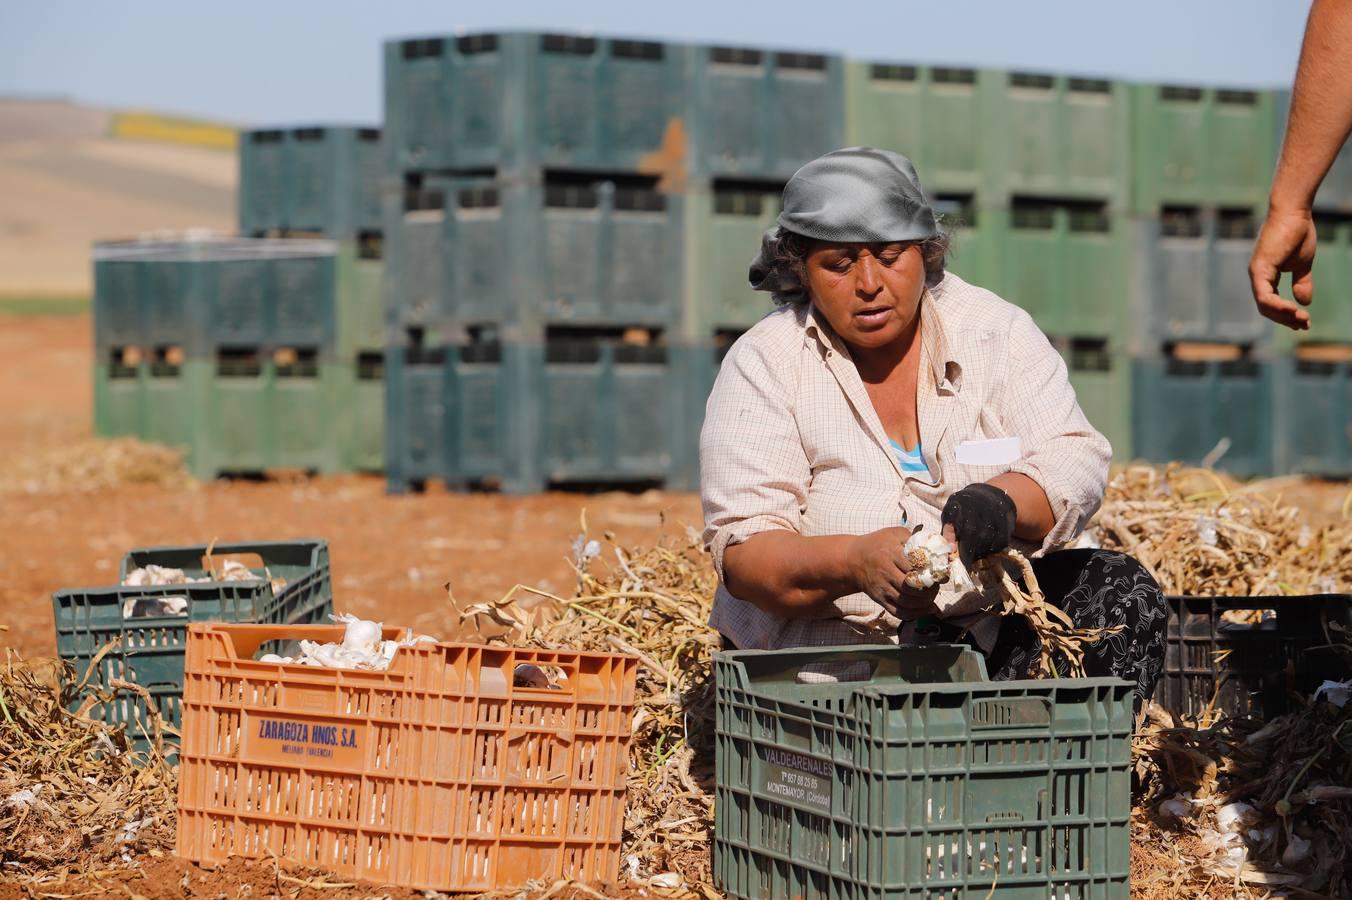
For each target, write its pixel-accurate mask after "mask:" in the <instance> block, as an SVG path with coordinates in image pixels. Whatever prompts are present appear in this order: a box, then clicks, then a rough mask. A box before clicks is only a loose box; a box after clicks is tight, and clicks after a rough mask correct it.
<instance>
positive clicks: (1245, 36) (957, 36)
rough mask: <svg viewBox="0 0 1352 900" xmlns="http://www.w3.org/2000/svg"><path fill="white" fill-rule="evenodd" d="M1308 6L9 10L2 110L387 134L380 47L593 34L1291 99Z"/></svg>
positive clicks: (1278, 1)
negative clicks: (51, 106)
mask: <svg viewBox="0 0 1352 900" xmlns="http://www.w3.org/2000/svg"><path fill="white" fill-rule="evenodd" d="M1308 8H1309V3H1308V2H1307V0H1135V2H1112V3H1109V2H1104V0H1019V2H1014V0H924V2H914V0H880V2H873V3H839V2H818V3H804V2H798V0H780V2H765V0H680V2H676V3H670V2H668V3H644V2H641V0H523V2H511V0H496V2H484V0H474V2H470V3H467V2H441V3H434V2H428V0H407V2H400V0H384V2H378V3H372V2H357V0H269V2H262V0H230V2H226V3H215V2H209V0H201V2H199V0H187V2H184V0H175V2H167V0H142V2H138V0H130V2H123V3H113V2H88V0H87V2H74V0H0V96H4V95H22V96H60V97H66V98H70V99H75V100H79V101H82V102H85V103H89V104H93V105H98V106H108V107H116V108H139V109H149V110H154V111H159V112H172V113H183V114H188V115H195V116H201V117H204V118H210V119H215V120H221V121H227V122H232V123H237V124H240V125H277V124H289V123H302V122H330V123H342V122H348V123H371V124H375V123H378V122H379V121H380V110H381V71H380V45H381V42H382V41H383V40H386V39H389V38H396V37H416V36H422V35H432V34H449V33H454V32H457V31H483V30H500V29H509V28H511V29H532V30H562V31H590V32H594V33H597V34H616V35H622V36H631V37H648V38H655V39H667V40H680V41H696V42H705V43H722V44H733V45H764V46H770V47H786V48H802V49H806V50H817V51H826V52H836V53H843V54H845V55H846V56H850V57H854V58H857V59H868V60H881V61H889V60H895V61H898V62H916V63H948V64H953V65H970V66H978V67H992V68H1017V69H1026V70H1033V71H1041V72H1054V73H1061V72H1064V73H1072V74H1083V75H1100V76H1105V77H1111V78H1123V79H1127V80H1133V81H1157V82H1183V83H1191V84H1232V85H1236V86H1246V87H1258V88H1264V87H1289V86H1290V83H1291V79H1292V77H1293V75H1294V73H1295V64H1296V58H1297V55H1298V53H1299V50H1300V40H1301V35H1302V32H1303V30H1304V25H1305V14H1306V11H1307V10H1308Z"/></svg>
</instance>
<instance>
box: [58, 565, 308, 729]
mask: <svg viewBox="0 0 1352 900" xmlns="http://www.w3.org/2000/svg"><path fill="white" fill-rule="evenodd" d="M208 551H209V552H210V553H211V555H212V556H213V557H214V558H215V559H218V560H219V559H223V558H238V557H240V556H245V557H255V559H252V560H250V561H249V562H245V565H250V567H251V569H252V570H253V571H254V572H255V573H256V574H258V575H259V576H261V577H260V578H259V579H258V580H252V581H214V582H205V583H197V584H175V585H159V586H152V587H129V586H124V585H122V584H121V583H120V582H122V581H124V580H125V579H126V577H127V575H129V574H130V573H131V572H132V570H134V569H137V568H143V567H145V566H151V565H154V566H161V567H169V568H175V569H182V570H183V572H184V574H185V575H187V576H188V577H190V578H197V577H202V576H203V575H205V574H206V571H205V566H204V562H205V557H206V556H207V553H208ZM273 579H285V581H286V584H285V585H280V584H278V585H276V586H274V584H273V583H272V580H273ZM118 581H119V584H118V585H113V586H107V587H94V588H71V589H67V590H62V591H57V592H56V593H55V594H53V595H52V611H53V616H54V618H55V621H56V646H57V654H58V655H59V656H60V657H61V659H63V660H65V661H67V662H69V663H71V665H72V666H73V668H74V672H75V677H76V678H77V679H82V678H84V676H85V674H86V671H87V670H89V668H90V666H91V665H93V664H94V661H95V660H96V659H97V660H98V664H97V666H96V667H95V668H94V670H93V671H92V672H89V675H90V678H89V683H90V684H91V685H93V686H94V687H96V688H102V689H108V688H111V687H113V684H112V682H113V680H114V679H122V680H124V681H129V682H131V683H133V684H136V685H139V686H140V687H143V688H145V689H146V691H147V692H148V694H149V696H150V698H151V700H152V702H153V703H154V704H155V707H156V712H157V713H158V714H159V715H160V717H161V719H162V721H163V722H164V723H165V724H167V725H169V726H170V727H173V728H177V727H178V725H179V724H180V721H181V720H180V712H181V709H180V703H181V701H182V699H183V655H184V651H185V646H186V643H187V632H188V623H189V622H208V621H212V622H215V621H219V622H240V623H256V624H273V625H305V624H313V623H324V622H327V621H328V617H329V614H330V613H331V612H332V611H333V589H332V584H331V579H330V576H329V551H328V545H327V544H326V543H325V542H324V541H321V540H309V541H288V542H281V541H277V542H266V543H256V544H217V545H213V546H211V547H208V546H206V545H201V546H178V547H148V548H143V549H138V550H132V551H131V552H129V553H128V554H127V555H126V556H125V557H123V559H122V565H121V569H120V571H119V577H118ZM169 598H183V599H185V600H186V601H187V610H186V612H185V613H184V614H183V615H133V616H127V615H124V612H125V610H124V606H125V605H126V604H133V608H132V611H133V612H135V611H136V610H135V606H134V604H136V603H137V602H138V601H148V602H149V603H152V604H153V603H157V602H160V601H163V600H167V599H169ZM114 641H116V643H115V644H113V645H112V646H111V647H109V644H110V643H112V642H114ZM105 647H107V648H108V649H107V650H106V651H105V649H104V648H105ZM77 702H78V701H77ZM92 714H93V715H95V716H97V717H101V718H103V719H104V720H105V721H108V722H111V723H116V724H124V725H126V728H127V736H128V738H129V739H130V740H131V741H132V744H133V746H135V747H136V748H137V749H138V750H141V751H145V750H147V749H148V748H149V746H150V744H151V741H152V739H153V736H154V728H153V725H152V724H151V722H150V720H149V717H148V716H147V710H146V707H145V701H144V700H142V699H141V698H139V697H137V696H135V695H134V694H130V693H127V692H125V691H124V692H123V693H122V695H121V697H120V698H119V699H116V700H113V701H110V702H108V703H100V704H98V705H96V706H95V707H94V709H93V711H92ZM170 740H171V742H172V738H170Z"/></svg>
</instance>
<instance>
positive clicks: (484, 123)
mask: <svg viewBox="0 0 1352 900" xmlns="http://www.w3.org/2000/svg"><path fill="white" fill-rule="evenodd" d="M685 61H686V51H685V49H684V48H683V47H680V46H679V45H675V44H666V43H658V42H655V41H634V40H625V39H616V38H598V37H591V36H580V35H562V34H543V33H538V32H515V33H477V34H466V35H459V36H454V37H452V36H446V37H440V36H438V37H429V38H414V39H410V40H399V41H390V42H387V43H386V44H385V86H386V88H385V111H386V119H387V122H386V133H387V135H388V144H387V150H386V170H387V172H388V173H389V174H399V173H402V172H406V171H413V170H427V169H462V170H463V169H506V170H509V171H512V172H523V171H527V170H530V169H535V168H539V167H549V168H561V169H574V170H577V169H586V170H592V171H596V170H601V171H616V172H618V171H631V172H633V171H639V170H648V171H657V170H660V169H663V168H664V167H665V166H668V165H670V164H671V163H679V161H680V160H681V158H682V156H683V154H684V150H685V145H684V131H683V129H682V128H681V121H680V117H681V116H682V114H683V111H684V96H685V79H684V77H683V73H684V67H685ZM664 153H665V154H667V155H668V156H669V157H670V162H664V161H663V158H664Z"/></svg>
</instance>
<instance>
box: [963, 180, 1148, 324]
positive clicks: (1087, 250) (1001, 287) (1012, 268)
mask: <svg viewBox="0 0 1352 900" xmlns="http://www.w3.org/2000/svg"><path fill="white" fill-rule="evenodd" d="M978 215H979V216H980V217H981V218H980V220H979V221H980V225H979V230H980V231H981V232H982V240H983V241H987V242H990V244H991V245H993V246H992V249H990V250H989V251H987V258H988V259H989V260H990V263H989V265H990V268H989V269H988V273H989V279H990V280H989V281H988V282H987V283H984V284H982V287H986V288H989V289H991V290H993V291H995V292H996V293H997V294H999V295H1000V296H1001V297H1003V298H1004V299H1006V300H1008V301H1009V302H1011V303H1014V304H1017V305H1018V306H1021V307H1023V308H1024V309H1026V310H1028V312H1029V313H1030V314H1032V316H1033V318H1034V319H1035V320H1036V321H1037V324H1038V326H1039V327H1040V328H1041V329H1042V330H1043V331H1044V332H1045V333H1047V334H1056V335H1120V334H1125V333H1126V332H1127V330H1128V323H1129V322H1130V321H1131V317H1130V309H1129V304H1130V301H1131V296H1132V294H1131V262H1132V256H1131V248H1132V229H1131V227H1130V220H1128V219H1127V218H1126V217H1124V216H1119V215H1114V214H1112V213H1111V212H1110V211H1109V210H1108V208H1107V206H1106V204H1105V203H1101V202H1090V201H1062V200H1053V199H1047V198H1033V197H1028V198H1024V199H1022V200H1019V201H1018V202H1016V204H1015V205H1013V206H1011V207H1009V208H1005V209H981V210H979V211H978Z"/></svg>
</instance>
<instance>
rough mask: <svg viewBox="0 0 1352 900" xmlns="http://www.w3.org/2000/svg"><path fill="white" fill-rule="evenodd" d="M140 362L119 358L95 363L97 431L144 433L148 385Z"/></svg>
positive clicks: (102, 434) (118, 434) (110, 434)
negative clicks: (129, 362)
mask: <svg viewBox="0 0 1352 900" xmlns="http://www.w3.org/2000/svg"><path fill="white" fill-rule="evenodd" d="M141 379H142V370H141V366H140V364H139V363H137V364H136V365H134V366H127V365H124V364H123V363H121V362H120V361H117V360H109V361H107V362H105V361H99V362H96V363H95V364H94V434H96V435H98V436H99V437H140V436H141V433H142V430H143V428H144V425H143V424H142V423H143V422H144V416H145V410H144V406H145V389H144V388H143V386H142V384H141Z"/></svg>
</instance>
